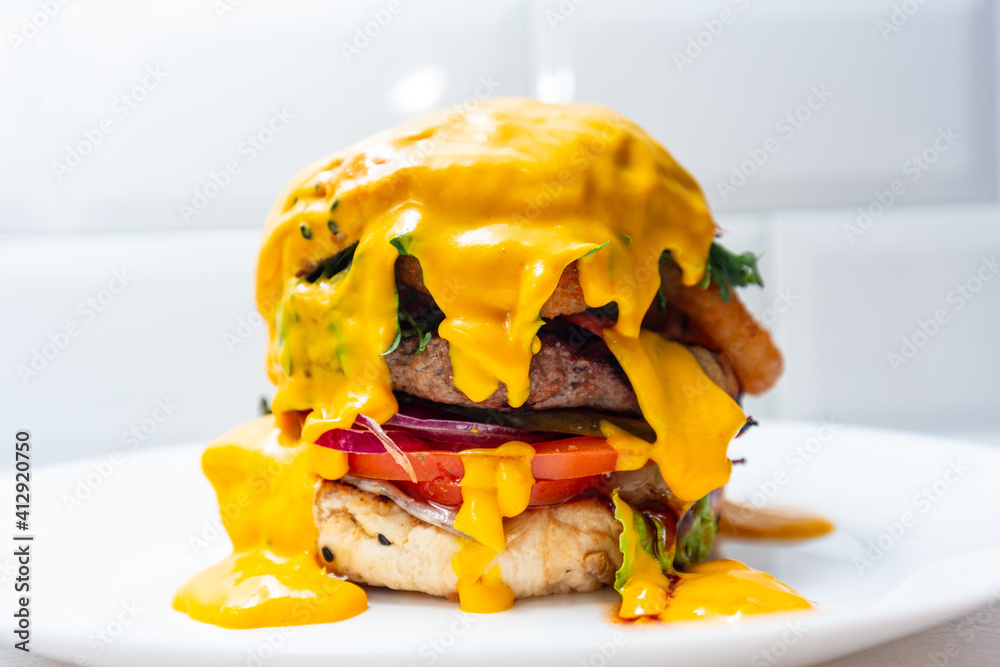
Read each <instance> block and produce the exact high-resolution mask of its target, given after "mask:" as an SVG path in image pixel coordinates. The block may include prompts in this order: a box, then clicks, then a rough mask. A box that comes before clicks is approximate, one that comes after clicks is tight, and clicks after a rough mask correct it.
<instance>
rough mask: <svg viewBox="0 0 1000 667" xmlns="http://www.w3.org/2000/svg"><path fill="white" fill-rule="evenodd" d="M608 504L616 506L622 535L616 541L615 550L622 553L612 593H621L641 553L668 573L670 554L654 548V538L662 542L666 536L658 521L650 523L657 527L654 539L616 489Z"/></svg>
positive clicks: (616, 516)
mask: <svg viewBox="0 0 1000 667" xmlns="http://www.w3.org/2000/svg"><path fill="white" fill-rule="evenodd" d="M611 501H612V502H613V503H614V506H615V519H617V520H618V523H620V524H621V525H622V534H621V537H620V538H618V548H620V549H621V551H622V566H621V568H620V569H619V570H618V571H617V572H616V573H615V590H616V591H618V592H619V593H621V592H622V588H623V587H624V586H625V584H626V583H627V582H628V580H629V579H630V578H631V576H632V573H633V571H634V570H635V567H636V560H637V559H638V558H639V552H640V551H643V552H645V553H646V554H648V555H649V556H650V557H652V558H653V559H654V560H655V561H657V562H658V563H659V564H660V567H661V568H662V569H663V571H664V572H669V571H670V569H671V565H672V563H671V560H672V558H673V550H672V549H671V550H670V551H668V552H667V553H663V552H662V550H660V549H656V548H654V537H655V538H656V539H657V540H662V539H663V537H664V533H665V531H664V528H663V526H662V525H661V524H660V523H659V522H658V521H654V522H653V524H654V526H656V535H651V534H650V531H649V525H648V524H647V523H646V518H645V517H644V516H643V515H642V514H641V513H640V512H639V511H637V510H636V509H634V508H633V507H632V506H631V505H629V504H628V503H626V502H625V501H624V500H622V499H621V498H620V497H619V496H618V490H617V489H615V491H614V492H613V493H612V494H611Z"/></svg>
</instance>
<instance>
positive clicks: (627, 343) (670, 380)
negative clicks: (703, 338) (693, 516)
mask: <svg viewBox="0 0 1000 667" xmlns="http://www.w3.org/2000/svg"><path fill="white" fill-rule="evenodd" d="M604 340H605V342H606V343H607V344H608V347H609V348H610V349H611V352H612V353H613V354H614V355H615V357H616V358H617V359H618V361H619V362H620V363H621V365H622V368H623V369H624V370H625V374H626V375H628V378H629V380H631V382H632V386H633V388H634V389H635V394H636V397H637V398H638V399H639V407H640V408H642V414H643V416H645V418H646V421H648V422H649V425H650V426H652V427H653V430H654V431H655V432H656V442H654V443H652V444H650V443H647V442H646V441H644V440H642V439H641V438H637V437H635V436H633V435H630V434H628V433H626V432H624V431H622V430H621V429H618V428H615V427H614V426H612V425H611V424H608V423H607V422H604V423H603V424H602V430H603V431H604V432H605V435H606V436H607V437H608V442H609V443H610V444H611V446H612V447H615V449H617V450H618V451H619V452H620V456H619V462H618V469H619V470H635V469H637V468H639V467H641V466H643V465H644V464H645V463H646V460H648V459H652V460H653V461H655V462H656V463H657V465H659V467H660V474H661V475H663V480H664V481H665V482H666V483H667V486H668V487H670V490H671V491H672V492H673V494H674V495H675V496H677V497H678V498H680V499H681V500H683V501H686V502H689V503H693V502H695V501H696V500H698V499H699V498H702V497H704V496H706V495H708V493H709V492H711V491H713V490H715V489H718V488H720V487H722V486H725V484H726V482H728V481H729V472H730V470H731V469H732V463H731V462H730V460H729V458H728V457H727V456H726V450H727V449H728V447H729V441H730V440H732V439H733V437H734V436H735V435H736V433H737V432H739V430H740V428H741V427H742V426H743V425H744V424H745V423H746V415H744V414H743V410H742V409H740V406H739V405H738V404H737V403H736V401H734V400H733V399H732V398H731V397H730V396H729V395H728V394H727V393H726V392H724V391H723V390H722V389H720V388H719V387H718V386H717V385H716V384H715V383H714V382H712V381H711V380H710V379H709V378H708V376H707V375H706V374H705V371H703V370H702V369H701V366H700V365H698V362H697V360H696V359H695V358H694V355H692V354H691V352H690V351H689V350H688V349H687V348H686V347H684V346H683V345H681V344H680V343H675V342H673V341H669V340H666V339H665V338H663V337H662V336H660V335H659V334H656V333H653V332H652V331H645V330H643V331H641V332H640V333H639V336H638V337H637V338H631V337H629V336H626V335H623V334H622V333H620V332H619V331H617V329H607V330H605V331H604Z"/></svg>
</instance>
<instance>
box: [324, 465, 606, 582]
mask: <svg viewBox="0 0 1000 667" xmlns="http://www.w3.org/2000/svg"><path fill="white" fill-rule="evenodd" d="M313 517H314V519H315V521H316V525H317V527H318V528H319V540H318V549H319V550H320V552H321V553H324V552H323V549H326V550H327V552H326V553H324V557H325V558H326V557H329V556H331V555H332V557H333V560H332V561H330V562H328V563H327V567H328V568H329V570H330V571H331V572H334V573H335V574H338V575H340V576H343V577H346V578H348V579H350V580H351V581H354V582H357V583H361V584H369V585H372V586H385V587H388V588H394V589H397V590H404V591H419V592H422V593H429V594H431V595H440V596H445V597H450V598H452V599H454V598H455V597H456V596H457V594H458V590H457V588H456V584H457V581H458V578H457V577H456V575H455V572H454V571H453V570H452V567H451V562H452V559H453V558H454V557H455V554H456V553H458V550H459V548H460V538H459V537H458V536H457V535H455V534H454V533H451V532H448V531H446V530H444V529H442V528H438V527H437V526H432V525H430V524H428V523H425V522H424V521H421V520H420V519H417V518H415V517H413V516H411V515H410V514H408V513H407V512H405V511H404V510H403V509H402V508H400V507H399V505H397V504H396V503H394V502H393V501H391V500H389V499H388V498H386V497H384V496H378V495H375V494H372V493H367V492H365V491H361V490H359V489H357V488H355V487H353V486H350V485H349V484H344V483H341V482H331V481H328V480H324V481H323V483H322V484H321V485H320V487H319V489H318V490H317V492H316V500H315V504H314V507H313ZM504 530H505V532H506V533H507V540H508V542H507V549H506V550H505V551H503V552H502V553H501V554H500V555H499V556H498V557H497V560H496V563H497V564H498V565H499V566H500V573H501V576H502V577H503V580H504V582H505V583H506V584H507V585H508V586H509V587H510V588H511V590H512V591H513V592H514V597H515V598H528V597H542V596H546V595H556V594H560V593H572V592H589V591H594V590H597V589H598V588H600V587H601V586H604V585H605V584H612V583H614V579H615V571H616V570H617V569H618V568H619V567H621V562H622V556H621V552H620V551H619V549H618V536H619V535H620V534H621V525H620V524H619V523H618V522H617V521H616V520H615V518H614V515H613V514H612V513H611V510H610V508H609V507H608V505H607V504H606V503H604V502H602V501H600V500H597V499H594V498H579V499H577V500H574V501H572V502H569V503H565V504H563V505H559V506H556V507H545V508H539V509H531V510H527V511H526V512H524V513H523V514H521V515H519V516H517V517H514V518H512V519H504ZM387 543H388V544H387Z"/></svg>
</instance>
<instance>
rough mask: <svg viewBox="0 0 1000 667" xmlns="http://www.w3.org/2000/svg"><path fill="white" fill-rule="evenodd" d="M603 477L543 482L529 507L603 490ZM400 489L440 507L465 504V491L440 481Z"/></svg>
mask: <svg viewBox="0 0 1000 667" xmlns="http://www.w3.org/2000/svg"><path fill="white" fill-rule="evenodd" d="M602 481H603V480H602V479H601V476H600V475H592V476H590V477H576V478H572V479H555V480H541V481H537V482H535V484H534V485H533V486H532V487H531V500H530V501H529V502H528V505H529V506H530V507H540V506H545V505H558V504H559V503H563V502H566V501H567V500H570V499H571V498H575V497H576V496H578V495H580V494H582V493H586V492H587V491H590V490H592V489H596V488H597V487H598V486H600V484H601V482H602ZM394 484H396V485H397V486H398V487H399V488H400V489H402V490H403V491H405V492H406V493H408V494H409V495H410V496H412V497H414V498H419V499H421V500H427V501H430V502H434V503H437V504H439V505H447V506H449V507H458V506H460V505H461V504H462V487H461V484H460V483H459V482H458V481H451V480H438V481H435V482H417V483H416V484H414V483H413V482H403V481H396V482H394Z"/></svg>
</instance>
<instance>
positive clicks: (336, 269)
mask: <svg viewBox="0 0 1000 667" xmlns="http://www.w3.org/2000/svg"><path fill="white" fill-rule="evenodd" d="M357 248H358V244H357V243H353V244H351V245H349V246H347V247H346V248H344V249H343V250H341V251H340V252H338V253H337V254H336V255H334V256H333V257H328V258H327V259H324V260H323V261H322V262H320V263H319V264H317V265H316V268H314V269H313V270H312V271H310V272H309V273H307V274H306V275H305V276H304V277H303V279H304V280H305V281H306V282H310V283H314V282H316V281H317V280H326V279H328V278H333V277H334V276H335V275H337V274H338V273H341V272H342V271H346V270H348V269H349V268H351V264H352V263H353V262H354V251H355V250H357Z"/></svg>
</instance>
